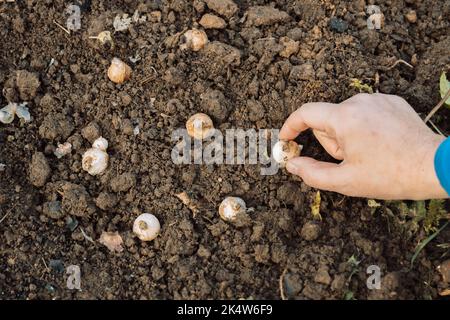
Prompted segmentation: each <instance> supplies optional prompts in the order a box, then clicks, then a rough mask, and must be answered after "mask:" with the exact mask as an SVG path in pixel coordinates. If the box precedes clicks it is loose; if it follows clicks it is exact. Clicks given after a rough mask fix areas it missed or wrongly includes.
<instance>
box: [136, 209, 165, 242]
mask: <svg viewBox="0 0 450 320" xmlns="http://www.w3.org/2000/svg"><path fill="white" fill-rule="evenodd" d="M160 230H161V225H160V224H159V220H158V219H157V218H156V217H155V216H154V215H152V214H150V213H143V214H141V215H140V216H139V217H137V218H136V220H134V224H133V232H134V234H136V235H137V237H138V238H139V239H141V240H142V241H151V240H153V239H155V238H156V237H157V236H158V234H159V232H160Z"/></svg>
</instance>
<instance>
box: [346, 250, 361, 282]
mask: <svg viewBox="0 0 450 320" xmlns="http://www.w3.org/2000/svg"><path fill="white" fill-rule="evenodd" d="M360 263H361V260H357V259H356V257H355V255H354V254H353V255H352V256H351V257H350V258H348V260H347V264H348V265H349V266H350V267H351V271H350V275H349V276H348V281H350V280H351V279H352V277H353V275H354V274H355V273H357V272H358V271H359V264H360Z"/></svg>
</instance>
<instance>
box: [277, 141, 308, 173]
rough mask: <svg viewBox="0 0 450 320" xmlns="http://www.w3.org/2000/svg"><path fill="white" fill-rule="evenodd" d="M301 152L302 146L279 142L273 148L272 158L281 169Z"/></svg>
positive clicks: (294, 143) (289, 142)
mask: <svg viewBox="0 0 450 320" xmlns="http://www.w3.org/2000/svg"><path fill="white" fill-rule="evenodd" d="M301 150H302V146H300V145H298V144H297V143H296V142H295V141H283V140H280V141H278V142H277V143H275V145H274V146H273V150H272V156H273V158H274V159H275V161H276V162H278V164H279V165H280V166H281V167H285V166H286V163H287V162H288V161H289V160H290V159H292V158H295V157H298V156H300V151H301Z"/></svg>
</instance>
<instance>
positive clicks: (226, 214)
mask: <svg viewBox="0 0 450 320" xmlns="http://www.w3.org/2000/svg"><path fill="white" fill-rule="evenodd" d="M246 211H247V206H246V204H245V202H244V200H242V199H241V198H238V197H226V198H225V199H224V200H223V201H222V203H221V204H220V206H219V215H220V217H221V218H222V219H223V220H225V221H235V220H236V218H237V217H238V216H239V215H240V214H243V213H245V212H246Z"/></svg>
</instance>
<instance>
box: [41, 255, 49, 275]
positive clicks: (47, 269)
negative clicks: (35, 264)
mask: <svg viewBox="0 0 450 320" xmlns="http://www.w3.org/2000/svg"><path fill="white" fill-rule="evenodd" d="M41 260H42V262H43V263H44V266H45V271H46V272H48V271H50V268H49V267H48V266H47V263H46V262H45V259H44V258H43V257H41Z"/></svg>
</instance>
